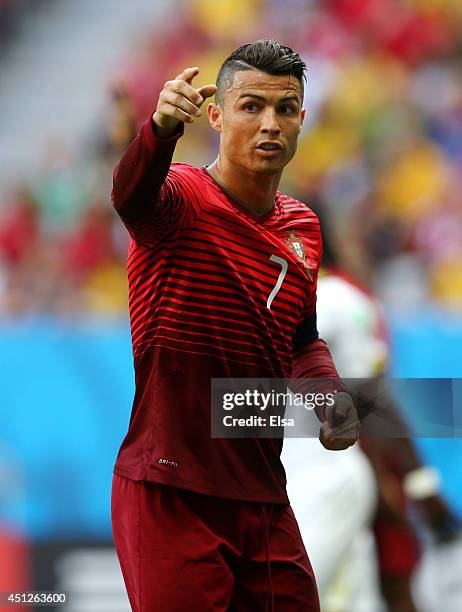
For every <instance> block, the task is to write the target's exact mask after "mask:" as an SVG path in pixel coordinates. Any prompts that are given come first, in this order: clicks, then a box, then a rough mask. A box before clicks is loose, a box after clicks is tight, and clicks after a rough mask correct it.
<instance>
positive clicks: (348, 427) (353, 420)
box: [292, 324, 359, 450]
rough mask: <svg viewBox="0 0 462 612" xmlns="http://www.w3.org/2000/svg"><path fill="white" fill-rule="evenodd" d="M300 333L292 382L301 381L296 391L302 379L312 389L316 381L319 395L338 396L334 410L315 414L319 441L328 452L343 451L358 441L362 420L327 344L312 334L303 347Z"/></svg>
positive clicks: (326, 408) (296, 337) (296, 345)
mask: <svg viewBox="0 0 462 612" xmlns="http://www.w3.org/2000/svg"><path fill="white" fill-rule="evenodd" d="M302 325H303V324H302ZM300 327H301V326H300ZM299 330H300V328H299ZM299 330H298V332H297V334H296V336H295V339H294V361H293V363H294V366H293V371H292V378H293V379H298V380H297V382H296V383H295V384H296V386H297V387H299V386H300V384H302V385H303V383H301V380H303V379H310V382H309V385H310V386H311V385H312V384H313V383H312V379H316V383H315V385H314V386H315V388H316V391H319V392H325V393H327V392H331V393H332V392H334V393H335V396H334V404H333V405H332V406H326V407H325V408H324V407H323V409H322V410H316V414H317V416H318V418H319V420H320V421H321V423H322V425H321V430H320V434H319V440H320V441H321V444H322V445H323V446H324V447H325V448H327V449H328V450H344V449H346V448H348V447H349V446H352V445H353V444H355V442H356V441H357V440H358V436H359V419H358V414H357V412H356V408H355V406H354V403H353V400H352V398H351V396H350V395H349V393H348V388H347V387H346V385H345V384H344V383H343V381H342V380H341V378H340V377H339V375H338V372H337V369H336V367H335V365H334V361H333V359H332V355H331V354H330V351H329V349H328V347H327V344H326V343H325V342H324V340H322V339H321V338H319V336H318V333H317V331H314V330H312V332H311V335H312V336H313V337H314V339H312V340H311V341H310V342H308V343H306V344H303V345H301V346H300V345H299V338H300V333H299ZM308 338H309V336H308ZM308 338H307V339H308Z"/></svg>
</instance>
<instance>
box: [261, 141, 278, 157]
mask: <svg viewBox="0 0 462 612" xmlns="http://www.w3.org/2000/svg"><path fill="white" fill-rule="evenodd" d="M255 150H256V152H257V155H258V156H259V157H263V158H265V159H268V158H272V157H277V156H279V155H280V154H281V153H282V152H283V146H282V144H281V143H280V142H276V141H274V140H265V141H262V142H259V143H258V144H257V146H256V147H255Z"/></svg>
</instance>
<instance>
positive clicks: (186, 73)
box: [175, 66, 199, 85]
mask: <svg viewBox="0 0 462 612" xmlns="http://www.w3.org/2000/svg"><path fill="white" fill-rule="evenodd" d="M198 74H199V68H198V67H197V66H194V68H185V69H184V70H183V72H180V74H179V75H178V76H177V77H175V78H176V79H177V80H179V81H186V83H189V84H190V85H191V81H192V80H193V78H194V77H195V76H197V75H198Z"/></svg>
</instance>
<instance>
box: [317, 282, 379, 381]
mask: <svg viewBox="0 0 462 612" xmlns="http://www.w3.org/2000/svg"><path fill="white" fill-rule="evenodd" d="M317 313H318V331H319V335H320V336H321V338H322V339H323V340H325V341H326V342H327V344H328V346H329V349H330V352H331V353H332V357H333V359H334V363H335V365H336V367H337V370H338V373H339V374H340V376H341V377H342V378H368V377H372V376H376V375H377V374H378V373H379V372H382V371H383V369H384V368H385V366H386V364H387V362H388V346H387V343H386V341H385V339H384V338H383V332H382V327H383V325H382V313H381V307H380V304H379V303H378V301H377V300H375V299H374V298H372V297H371V296H369V295H367V293H366V292H364V291H362V290H361V289H359V288H358V287H356V286H355V285H354V284H353V283H351V282H349V281H348V280H345V279H344V278H343V277H341V276H337V275H335V274H332V275H327V276H323V277H321V278H320V279H319V281H318V291H317Z"/></svg>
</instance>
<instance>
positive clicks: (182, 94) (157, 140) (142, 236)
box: [112, 68, 216, 242]
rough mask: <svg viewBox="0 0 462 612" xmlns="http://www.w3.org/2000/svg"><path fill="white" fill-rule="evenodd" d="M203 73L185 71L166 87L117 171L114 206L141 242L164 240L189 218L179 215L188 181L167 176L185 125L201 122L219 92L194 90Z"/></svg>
mask: <svg viewBox="0 0 462 612" xmlns="http://www.w3.org/2000/svg"><path fill="white" fill-rule="evenodd" d="M198 73H199V69H198V68H186V69H185V70H184V71H183V72H182V73H181V74H179V75H178V76H177V77H176V78H175V79H174V80H172V81H167V82H166V83H165V85H164V88H163V89H162V91H161V93H160V95H159V99H158V103H157V108H156V111H155V112H154V114H153V115H152V117H150V118H149V120H148V121H147V122H146V123H145V124H144V125H143V126H142V128H141V130H140V132H139V134H138V135H137V136H136V138H135V139H134V140H133V142H132V143H131V144H130V146H129V147H128V149H127V150H126V151H125V153H124V155H123V156H122V159H121V160H120V162H119V163H118V164H117V166H116V168H115V170H114V180H113V189H112V202H113V206H114V208H115V209H116V211H117V212H118V214H119V215H120V217H121V219H122V221H123V222H124V224H125V225H126V227H127V229H128V230H129V232H130V234H131V235H132V237H133V238H135V239H136V240H139V241H140V242H143V241H145V242H152V241H153V240H154V241H155V240H158V239H160V237H161V236H162V234H163V233H164V232H165V231H166V230H167V229H168V227H169V226H171V225H172V224H174V223H175V222H179V221H180V220H181V218H182V217H187V216H188V211H187V210H179V206H180V205H181V204H182V203H183V202H182V195H183V194H182V182H183V184H184V183H188V181H187V180H186V179H185V177H184V176H182V173H181V171H180V170H178V171H177V172H172V173H171V176H169V178H168V179H167V176H168V175H169V170H170V165H171V162H172V157H173V152H174V150H175V145H176V142H177V140H178V138H179V137H180V136H181V135H182V134H183V126H184V123H192V122H193V121H194V119H195V118H196V117H199V116H200V114H201V112H200V107H201V106H202V104H203V103H204V100H205V99H206V98H207V97H209V96H211V95H213V94H214V93H215V91H216V87H215V85H206V86H205V87H201V88H199V89H195V88H194V87H193V86H192V84H191V83H192V80H193V79H194V77H195V76H197V74H198ZM189 185H190V181H189Z"/></svg>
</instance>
